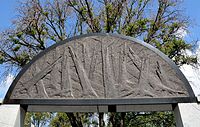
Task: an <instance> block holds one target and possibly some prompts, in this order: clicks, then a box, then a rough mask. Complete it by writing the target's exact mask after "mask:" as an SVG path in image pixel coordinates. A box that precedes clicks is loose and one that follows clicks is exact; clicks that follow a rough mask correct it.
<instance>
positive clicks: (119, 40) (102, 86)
mask: <svg viewBox="0 0 200 127" xmlns="http://www.w3.org/2000/svg"><path fill="white" fill-rule="evenodd" d="M193 95H194V94H193V92H192V90H191V87H190V86H189V83H188V82H187V80H186V79H185V77H184V76H183V74H182V73H181V72H180V70H178V68H177V67H176V66H175V65H174V64H173V63H172V62H171V61H170V60H169V59H168V58H167V57H166V56H164V54H162V53H161V52H159V51H158V50H157V49H155V48H153V47H151V46H150V45H148V44H145V43H144V42H139V41H137V40H131V39H129V38H125V37H122V36H116V35H108V34H94V35H92V36H84V37H77V38H73V39H69V40H66V41H64V42H62V43H60V44H57V45H54V46H52V47H50V48H49V49H47V50H46V51H44V52H42V53H41V54H39V55H38V56H37V57H36V58H35V59H34V60H33V61H32V62H31V63H30V64H29V65H27V67H25V68H24V69H23V71H22V72H21V73H20V74H19V75H18V77H17V78H16V79H15V81H14V82H13V84H12V87H11V88H10V90H9V92H8V94H7V98H9V99H57V98H58V99H105V98H109V99H110V98H112V99H121V98H133V99H134V98H174V97H191V96H192V97H193Z"/></svg>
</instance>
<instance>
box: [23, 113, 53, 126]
mask: <svg viewBox="0 0 200 127" xmlns="http://www.w3.org/2000/svg"><path fill="white" fill-rule="evenodd" d="M52 116H53V114H52V113H48V112H43V113H41V112H35V113H33V112H27V113H26V117H25V123H24V126H25V127H30V126H31V124H32V125H34V126H35V127H44V126H46V125H48V124H49V122H50V121H51V118H52Z"/></svg>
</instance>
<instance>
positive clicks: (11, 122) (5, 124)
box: [0, 105, 22, 127]
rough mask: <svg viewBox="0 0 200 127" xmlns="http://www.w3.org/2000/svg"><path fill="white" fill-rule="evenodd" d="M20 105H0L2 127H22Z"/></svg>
mask: <svg viewBox="0 0 200 127" xmlns="http://www.w3.org/2000/svg"><path fill="white" fill-rule="evenodd" d="M20 117H21V114H20V105H0V127H21V124H22V123H20Z"/></svg>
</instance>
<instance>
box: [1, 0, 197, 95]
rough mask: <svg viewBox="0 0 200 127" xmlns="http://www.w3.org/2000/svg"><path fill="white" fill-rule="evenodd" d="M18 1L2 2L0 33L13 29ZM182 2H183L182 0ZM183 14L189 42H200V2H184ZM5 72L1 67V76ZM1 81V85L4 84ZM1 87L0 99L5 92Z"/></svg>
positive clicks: (185, 0)
mask: <svg viewBox="0 0 200 127" xmlns="http://www.w3.org/2000/svg"><path fill="white" fill-rule="evenodd" d="M17 1H18V0H0V17H1V18H0V32H1V31H3V30H5V29H7V28H10V27H12V25H11V24H12V20H14V19H15V18H16V14H17V13H16V6H17ZM180 1H181V0H180ZM182 8H183V13H185V15H186V16H189V17H190V19H191V27H190V28H189V33H188V34H187V35H186V36H185V39H186V40H188V41H191V40H197V39H199V40H200V0H184V2H183V3H182ZM3 71H4V69H3V67H2V66H0V75H1V73H2V72H3ZM1 82H2V81H0V85H1V84H3V83H1ZM1 88H2V87H0V98H2V97H3V95H4V92H5V91H3V90H1Z"/></svg>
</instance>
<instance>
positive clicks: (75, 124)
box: [66, 113, 83, 127]
mask: <svg viewBox="0 0 200 127" xmlns="http://www.w3.org/2000/svg"><path fill="white" fill-rule="evenodd" d="M66 114H67V116H68V118H69V121H70V124H71V126H72V127H83V124H82V122H81V121H80V119H78V118H76V117H75V115H74V114H73V113H66Z"/></svg>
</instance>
